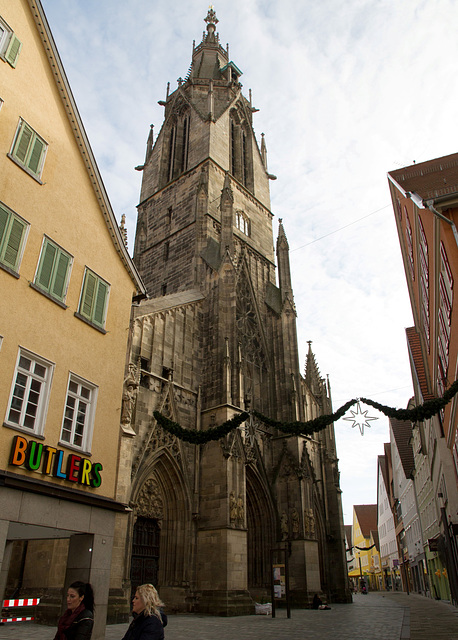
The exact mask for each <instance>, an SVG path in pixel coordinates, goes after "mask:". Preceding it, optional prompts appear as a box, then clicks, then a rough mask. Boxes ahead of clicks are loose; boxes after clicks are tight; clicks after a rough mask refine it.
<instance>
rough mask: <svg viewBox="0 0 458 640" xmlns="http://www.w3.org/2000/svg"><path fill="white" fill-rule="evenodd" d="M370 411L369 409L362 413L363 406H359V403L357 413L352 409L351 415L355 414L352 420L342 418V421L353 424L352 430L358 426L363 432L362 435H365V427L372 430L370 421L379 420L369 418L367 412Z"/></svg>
mask: <svg viewBox="0 0 458 640" xmlns="http://www.w3.org/2000/svg"><path fill="white" fill-rule="evenodd" d="M368 411H369V409H366V411H361V405H360V404H359V401H358V403H357V405H356V411H353V409H350V413H351V414H353V415H352V417H351V418H342V420H349V421H350V422H353V424H352V425H351V426H352V428H354V427H356V425H358V427H359V430H360V431H361V435H362V436H363V435H364V427H367V428H368V429H369V428H370V426H371V425H370V424H369V420H378V418H369V416H368V415H367V412H368Z"/></svg>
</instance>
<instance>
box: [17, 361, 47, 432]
mask: <svg viewBox="0 0 458 640" xmlns="http://www.w3.org/2000/svg"><path fill="white" fill-rule="evenodd" d="M53 371H54V365H53V364H51V363H50V362H48V361H47V360H44V359H43V358H40V357H39V356H36V355H34V354H32V353H30V352H28V351H25V350H24V349H21V350H20V351H19V357H18V361H17V364H16V369H15V372H14V382H13V385H12V389H11V394H10V399H9V403H8V409H7V414H6V424H7V425H8V426H11V427H16V428H19V429H20V430H26V431H28V432H31V433H35V434H36V435H41V434H42V433H43V430H44V423H45V419H46V411H47V407H48V400H49V391H50V388H51V379H52V374H53Z"/></svg>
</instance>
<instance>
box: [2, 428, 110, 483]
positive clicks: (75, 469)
mask: <svg viewBox="0 0 458 640" xmlns="http://www.w3.org/2000/svg"><path fill="white" fill-rule="evenodd" d="M9 462H10V465H12V466H13V467H22V466H24V467H26V468H27V469H30V471H41V473H43V474H44V475H46V476H52V477H53V478H60V479H61V480H67V481H68V482H74V483H76V484H81V485H83V486H85V487H94V488H97V487H100V485H101V484H102V476H101V472H102V469H103V467H102V465H101V463H100V462H92V461H91V460H89V459H88V458H84V457H83V456H78V455H76V454H73V453H72V454H70V455H67V457H66V458H65V452H64V451H63V450H62V449H56V448H55V447H50V446H48V445H45V444H43V443H41V442H36V440H26V438H24V437H22V436H14V438H13V443H12V446H11V453H10V461H9Z"/></svg>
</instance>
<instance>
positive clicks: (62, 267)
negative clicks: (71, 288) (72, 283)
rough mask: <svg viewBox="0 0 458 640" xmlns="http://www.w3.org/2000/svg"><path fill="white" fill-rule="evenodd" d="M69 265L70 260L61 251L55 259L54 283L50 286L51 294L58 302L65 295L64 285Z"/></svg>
mask: <svg viewBox="0 0 458 640" xmlns="http://www.w3.org/2000/svg"><path fill="white" fill-rule="evenodd" d="M69 264H70V258H69V257H68V256H67V255H66V254H65V253H63V252H62V251H61V252H60V253H59V257H58V259H57V265H56V269H55V276H54V282H53V285H52V294H53V295H55V296H56V298H59V299H60V300H62V299H63V297H64V295H65V283H66V281H67V271H68V265H69Z"/></svg>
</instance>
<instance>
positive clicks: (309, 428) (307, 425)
mask: <svg viewBox="0 0 458 640" xmlns="http://www.w3.org/2000/svg"><path fill="white" fill-rule="evenodd" d="M357 402H358V401H357V400H349V401H348V402H347V403H345V404H344V405H342V406H341V407H340V409H337V411H336V412H334V413H331V414H329V415H325V416H318V418H314V419H313V420H307V422H278V420H272V419H271V418H267V417H266V416H263V415H262V413H259V412H258V411H253V413H254V415H255V416H256V417H257V418H259V420H261V421H262V422H263V423H264V424H265V425H267V426H268V427H273V428H274V429H278V430H279V431H281V432H282V433H290V434H291V435H294V436H299V435H303V436H304V435H305V436H311V435H312V434H313V433H317V431H323V429H326V427H329V425H330V424H332V423H333V422H336V421H337V420H339V418H342V416H344V415H345V414H346V413H347V411H348V409H349V408H350V407H352V406H353V405H354V404H356V403H357Z"/></svg>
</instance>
